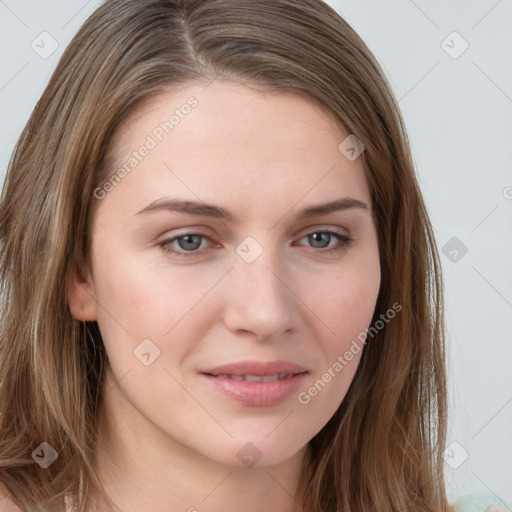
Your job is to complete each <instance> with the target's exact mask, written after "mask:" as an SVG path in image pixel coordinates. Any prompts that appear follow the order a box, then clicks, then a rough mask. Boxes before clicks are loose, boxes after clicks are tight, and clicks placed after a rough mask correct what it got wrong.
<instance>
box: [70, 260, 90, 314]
mask: <svg viewBox="0 0 512 512" xmlns="http://www.w3.org/2000/svg"><path fill="white" fill-rule="evenodd" d="M66 290H67V301H68V305H69V308H70V310H71V314H72V315H73V316H74V317H75V318H76V319H77V320H79V321H81V322H89V321H93V320H96V319H97V311H98V309H97V301H96V293H95V290H94V284H93V282H92V277H91V272H90V271H89V268H88V266H87V265H86V264H85V263H75V264H74V265H72V266H71V269H70V271H69V273H68V276H67V280H66Z"/></svg>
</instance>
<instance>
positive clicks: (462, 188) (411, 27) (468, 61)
mask: <svg viewBox="0 0 512 512" xmlns="http://www.w3.org/2000/svg"><path fill="white" fill-rule="evenodd" d="M100 3H101V2H100V1H98V0H90V1H87V0H73V1H70V0H67V1H64V0H51V1H50V0H45V1H42V0H0V38H1V39H0V43H1V54H0V113H1V126H0V140H1V147H0V183H2V182H3V178H4V175H5V171H6V168H7V164H8V161H9V158H10V154H11V152H12V150H13V148H14V145H15V143H16V140H17V138H18V136H19V134H20V132H21V130H22V128H23V126H24V125H25V123H26V121H27V120H28V117H29V115H30V113H31V111H32V109H33V108H34V106H35V104H36V102H37V100H38V98H39V96H40V95H41V93H42V91H43V89H44V87H45V86H46V83H47V81H48V79H49V77H50V74H51V72H52V71H53V69H54V68H55V66H56V64H57V61H58V59H59V57H60V55H61V54H62V52H63V50H64V48H65V47H66V46H67V44H68V43H69V41H70V40H71V38H72V37H73V35H74V34H75V33H76V32H77V30H78V29H79V27H80V25H81V24H82V23H83V21H84V20H85V19H86V18H87V17H88V16H89V15H90V14H91V13H92V12H93V11H94V10H95V9H96V8H97V7H98V6H99V5H100ZM328 3H329V4H330V5H332V6H333V7H334V8H335V9H336V10H337V11H338V12H339V13H340V14H341V15H342V16H343V17H344V18H345V19H346V20H347V21H348V22H349V23H350V24H351V25H352V26H353V27H354V29H355V30H356V31H357V32H358V33H359V34H360V35H361V37H362V38H363V39H364V40H365V41H366V43H367V44H368V46H369V47H370V49H371V50H372V51H373V53H374V54H375V56H376V57H377V59H378V61H379V62H380V63H381V65H382V67H383V69H384V71H385V73H386V74H387V76H388V78H389V80H390V82H391V84H392V87H393V89H394V91H395V94H396V96H397V98H398V99H399V105H400V107H401V109H402V113H403V115H404V118H405V121H406V125H407V128H408V132H409V136H410V141H411V145H412V151H413V157H414V161H415V163H416V166H417V172H418V176H419V180H420V183H421V186H422V189H423V192H424V194H425V198H426V202H427V205H428V208H429V211H430V215H431V219H432V222H433V225H434V228H435V232H436V237H437V241H438V244H439V248H440V250H441V251H444V252H442V253H441V258H442V263H443V270H444V278H445V283H446V309H447V330H448V335H449V376H450V395H451V396H450V401H451V410H450V433H449V437H448V442H449V443H454V444H451V445H450V447H449V450H447V453H446V454H445V461H446V464H445V465H446V470H447V485H448V493H449V498H450V499H451V500H454V499H457V498H458V497H459V496H462V495H465V494H468V493H472V492H491V493H495V494H497V495H499V496H500V497H501V498H503V499H505V500H506V501H507V502H508V503H512V435H511V433H512V371H511V369H512V336H511V333H512V271H511V267H512V236H511V235H512V170H511V169H512V151H511V147H512V1H511V0H478V1H477V0H473V1H463V0H456V1H451V2H446V1H441V0H435V1H426V0H414V1H413V0H387V1H386V2H383V1H379V0H371V1H370V0H348V1H337V0H330V1H329V2H328ZM45 31H46V32H48V33H49V34H50V35H51V37H52V38H54V39H55V40H56V41H57V43H58V48H57V49H56V50H55V51H54V53H53V54H52V55H50V56H48V57H47V58H42V57H41V56H40V55H39V54H38V53H36V51H35V50H34V49H33V48H32V47H31V45H32V44H33V45H34V46H35V45H36V44H39V47H40V48H41V49H40V50H39V51H43V48H42V46H43V44H44V48H46V50H49V49H51V46H50V44H51V41H50V39H49V38H48V36H44V35H43V36H40V34H41V33H42V32H45ZM454 31H456V32H458V34H460V36H457V35H455V36H454V35H453V34H452V33H453V32H454ZM41 38H46V39H44V43H43V42H41ZM443 41H444V43H443ZM464 41H466V43H465V42H464ZM33 42H34V43H33ZM465 44H468V45H469V47H468V48H467V50H466V51H464V52H463V53H461V54H460V55H458V54H459V53H460V52H461V50H462V49H463V48H464V46H465ZM36 48H37V47H36ZM449 53H451V55H450V54H449ZM454 57H456V58H454ZM454 237H455V238H456V240H452V241H451V242H450V245H446V244H447V243H448V242H449V241H450V240H451V239H452V238H454ZM462 244H464V246H465V247H467V253H465V254H464V253H463V250H461V249H463V245H462ZM445 253H446V254H445Z"/></svg>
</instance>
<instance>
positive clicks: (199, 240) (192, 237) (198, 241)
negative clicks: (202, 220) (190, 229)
mask: <svg viewBox="0 0 512 512" xmlns="http://www.w3.org/2000/svg"><path fill="white" fill-rule="evenodd" d="M194 238H195V239H196V243H195V246H194V242H193V241H191V240H193V239H194ZM178 240H179V244H180V246H181V248H182V249H184V250H187V249H188V250H191V249H197V248H198V247H199V246H200V245H201V237H200V236H199V235H185V236H182V237H180V238H179V239H178ZM182 240H185V247H183V244H182V243H181V241H182ZM189 243H191V244H192V245H193V247H190V246H188V247H187V245H188V244H189Z"/></svg>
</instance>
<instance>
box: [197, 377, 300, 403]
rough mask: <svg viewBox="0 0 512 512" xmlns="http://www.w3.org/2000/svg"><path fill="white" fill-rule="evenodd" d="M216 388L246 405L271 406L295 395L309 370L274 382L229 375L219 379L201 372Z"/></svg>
mask: <svg viewBox="0 0 512 512" xmlns="http://www.w3.org/2000/svg"><path fill="white" fill-rule="evenodd" d="M201 375H202V376H203V377H205V378H206V379H207V380H208V381H209V382H210V383H211V384H212V385H213V386H215V388H216V389H219V390H221V391H223V392H224V393H226V394H227V395H228V396H230V397H231V398H233V399H235V400H236V401H237V402H239V403H241V404H244V405H258V406H269V405H275V404H277V403H279V402H281V401H282V400H284V399H285V398H288V397H289V396H290V395H293V394H294V393H295V392H296V391H297V390H298V389H299V387H300V385H301V384H302V381H303V380H304V377H306V375H307V372H304V373H297V374H295V375H293V376H292V377H287V378H285V379H281V380H275V381H272V382H247V381H245V380H234V379H230V378H229V377H228V378H226V379H219V378H217V377H213V376H212V375H206V374H204V373H202V374H201Z"/></svg>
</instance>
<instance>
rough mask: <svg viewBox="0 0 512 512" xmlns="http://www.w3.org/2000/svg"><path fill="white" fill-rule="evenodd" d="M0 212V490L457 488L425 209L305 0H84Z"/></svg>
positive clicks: (381, 501) (366, 58)
mask: <svg viewBox="0 0 512 512" xmlns="http://www.w3.org/2000/svg"><path fill="white" fill-rule="evenodd" d="M0 213H1V219H0V239H1V253H0V255H1V256H0V258H1V259H0V262H1V263H0V268H1V274H0V279H1V282H2V285H3V295H2V299H3V309H2V317H1V318H2V324H1V334H0V340H1V348H2V359H1V376H2V377H1V378H2V380H1V388H0V411H1V416H0V423H1V429H0V432H1V434H0V468H1V470H0V481H1V482H2V483H3V492H4V509H5V510H34V509H36V507H40V508H39V509H37V510H41V509H44V510H46V511H54V510H55V511H57V510H58V511H61V510H64V509H65V508H66V507H67V510H79V511H80V512H84V511H87V512H92V511H96V510H101V511H111V510H122V511H123V512H131V511H141V510H144V511H146V510H151V511H157V512H158V511H164V510H165V511H169V510H188V511H189V512H191V511H203V510H208V511H212V512H215V511H220V510H235V509H240V508H242V507H243V508H244V509H246V510H249V511H250V510H261V511H270V510H272V511H274V512H276V511H277V512H279V511H285V510H286V511H290V510H293V511H299V510H300V511H306V512H320V511H322V512H325V511H344V512H348V511H356V510H357V511H360V510H364V511H373V510H375V511H377V510H378V511H382V510H389V511H392V510H393V511H395V510H396V511H398V510H414V511H421V512H427V511H429V512H430V511H431V512H434V511H436V512H440V511H447V510H452V508H451V507H450V505H449V504H448V502H447V499H446V493H445V488H444V481H443V460H442V454H443V451H444V447H445V434H446V375H445V366H444V357H445V353H444V330H443V306H442V282H441V277H440V265H439V261H438V256H437V250H436V246H435V241H434V237H433V233H432V228H431V224H430V221H429V219H428V216H427V212H426V209H425V205H424V203H423V199H422V196H421V193H420V190H419V187H418V183H417V180H416V177H415V174H414V169H413V165H412V160H411V156H410V151H409V147H408V142H407V136H406V132H405V129H404V125H403V121H402V119H401V116H400V113H399V111H398V108H397V106H396V102H395V99H394V97H393V95H392V93H391V89H390V86H389V84H388V82H387V81H386V79H385V77H384V75H383V72H382V70H381V68H380V67H379V65H378V64H377V62H376V61H375V59H374V57H373V56H372V55H371V53H370V51H369V50H368V48H367V47H366V45H365V44H364V42H363V41H362V40H361V39H360V38H359V37H358V36H357V34H355V32H354V31H353V30H352V29H351V27H350V26H349V25H348V24H347V23H346V22H345V21H344V20H343V19H341V18H340V17H339V16H338V15H337V14H336V12H335V11H333V10H332V9H331V8H329V7H328V6H326V5H325V4H324V3H322V2H320V1H319V0H308V1H301V2H296V1H288V0H279V1H275V0H264V1H260V0H258V1H255V0H243V1H239V0H210V1H205V0H198V1H184V0H181V1H170V0H110V1H106V2H105V3H104V4H103V5H102V6H101V7H100V8H99V9H98V10H97V11H96V12H95V13H93V15H92V16H91V17H90V18H89V19H88V20H87V22H86V23H85V24H84V25H83V27H82V28H81V29H80V31H79V32H78V34H77V35H76V36H75V38H74V39H73V41H72V42H71V44H70V45H69V47H68V48H67V50H66V51H65V53H64V55H63V57H62V59H61V61H60V63H59V65H58V67H57V69H56V70H55V72H54V74H53V76H52V78H51V80H50V83H49V84H48V87H47V88H46V90H45V92H44V94H43V96H42V98H41V100H40V101H39V103H38V104H37V106H36V108H35V110H34V112H33V114H32V116H31V118H30V120H29V122H28V124H27V127H26V128H25V130H24V132H23V134H22V136H21V138H20V141H19V144H18V145H17V147H16V150H15V153H14V155H13V158H12V161H11V163H10V166H9V170H8V174H7V178H6V182H5V185H4V189H3V195H2V200H1V203H0ZM194 285H195V286H194ZM0 503H1V502H0Z"/></svg>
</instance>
